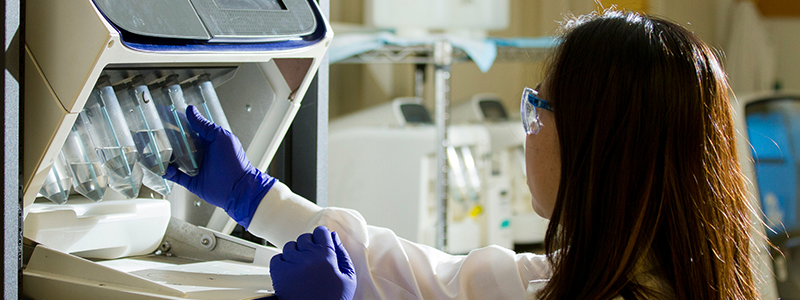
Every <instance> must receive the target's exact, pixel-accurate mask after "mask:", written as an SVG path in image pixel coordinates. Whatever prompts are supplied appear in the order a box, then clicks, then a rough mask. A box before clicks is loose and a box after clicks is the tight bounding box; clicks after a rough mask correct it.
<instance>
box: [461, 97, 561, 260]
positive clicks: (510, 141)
mask: <svg viewBox="0 0 800 300" xmlns="http://www.w3.org/2000/svg"><path fill="white" fill-rule="evenodd" d="M450 116H451V122H452V124H474V125H476V126H483V127H485V128H486V130H487V131H488V132H489V137H490V139H491V149H492V152H491V169H490V170H491V171H490V172H489V174H488V175H487V176H488V177H487V178H489V180H488V181H487V184H488V186H489V188H488V189H489V190H491V191H493V192H491V193H489V195H488V197H496V198H498V199H500V200H499V201H491V200H490V201H489V202H490V203H494V202H496V203H508V210H509V212H508V213H507V214H510V221H511V222H510V224H511V226H510V227H509V228H508V229H506V228H505V227H498V226H497V224H494V227H490V230H494V231H495V232H496V233H495V234H493V235H490V236H497V237H498V238H495V240H502V239H506V238H507V235H506V234H507V233H506V231H507V230H510V231H511V239H512V240H513V244H516V245H541V244H542V242H544V236H545V232H546V231H547V225H548V223H549V221H548V220H547V219H545V218H542V217H541V216H539V215H538V214H537V213H536V212H535V211H533V207H532V206H531V193H530V190H529V189H528V184H527V177H526V175H525V172H526V167H525V131H524V130H523V129H522V122H521V121H519V119H517V118H511V117H510V116H511V114H509V113H508V111H507V110H506V107H505V105H504V103H503V101H502V99H500V96H498V95H497V94H492V93H482V94H476V95H474V96H472V97H471V98H470V99H467V100H465V101H463V102H462V103H461V104H458V105H454V106H453V107H452V109H451V112H450ZM514 116H516V115H514ZM504 209H505V206H504ZM506 243H508V242H506ZM526 247H527V246H526Z"/></svg>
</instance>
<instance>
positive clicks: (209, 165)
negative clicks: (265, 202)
mask: <svg viewBox="0 0 800 300" xmlns="http://www.w3.org/2000/svg"><path fill="white" fill-rule="evenodd" d="M186 118H187V120H188V121H189V125H190V126H191V127H192V129H194V131H196V132H197V133H198V135H199V136H200V140H201V141H202V142H203V146H204V148H205V153H204V154H203V166H202V167H200V172H199V173H198V174H197V175H196V176H194V177H191V176H189V175H186V174H184V173H183V172H181V171H180V170H178V169H177V168H175V167H174V166H169V167H167V173H166V174H164V178H166V179H168V180H172V181H174V182H176V183H178V184H180V185H182V186H183V187H185V188H186V189H188V190H189V191H190V192H192V193H194V194H195V195H197V196H199V197H200V198H202V199H203V200H205V201H206V202H208V203H211V204H213V205H215V206H218V207H221V208H222V209H224V210H225V212H227V213H228V215H230V216H231V218H233V219H234V220H236V222H237V223H239V224H241V225H242V226H244V227H245V228H247V227H248V226H249V225H250V221H251V220H252V219H253V214H255V212H256V208H258V204H259V203H260V202H261V199H262V198H264V195H266V194H267V192H268V191H269V189H270V188H272V185H273V184H275V181H276V180H275V178H272V177H270V176H269V175H267V174H265V173H262V172H261V171H259V170H258V169H256V168H255V167H253V165H251V164H250V161H249V160H248V159H247V156H245V153H244V149H243V148H242V144H241V143H240V142H239V139H237V138H236V136H234V135H233V133H231V132H230V131H227V130H225V129H222V127H220V126H218V125H216V124H214V123H212V122H210V121H208V120H206V118H204V117H203V116H202V115H200V112H198V111H197V109H196V108H195V107H194V106H191V105H190V106H189V107H188V108H186Z"/></svg>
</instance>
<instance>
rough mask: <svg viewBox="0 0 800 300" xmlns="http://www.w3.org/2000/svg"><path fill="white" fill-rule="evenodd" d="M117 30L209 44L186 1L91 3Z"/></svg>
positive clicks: (102, 0)
mask: <svg viewBox="0 0 800 300" xmlns="http://www.w3.org/2000/svg"><path fill="white" fill-rule="evenodd" d="M94 3H95V4H96V5H97V8H98V9H100V11H101V12H103V14H104V15H105V16H106V18H108V20H109V21H111V22H112V23H114V25H116V26H117V27H119V28H121V29H123V30H126V31H129V32H131V33H134V34H138V35H143V36H151V37H159V38H180V39H194V40H209V39H211V34H209V33H208V31H206V28H205V26H204V25H203V21H202V20H200V16H198V15H197V13H196V12H195V10H194V7H193V6H192V3H191V2H189V1H188V0H137V1H125V0H94Z"/></svg>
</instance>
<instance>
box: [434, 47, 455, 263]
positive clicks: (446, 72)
mask: <svg viewBox="0 0 800 300" xmlns="http://www.w3.org/2000/svg"><path fill="white" fill-rule="evenodd" d="M433 59H434V60H433V61H434V65H435V70H436V72H435V74H434V90H435V94H436V97H435V101H436V104H435V105H436V112H435V119H436V142H437V143H436V149H437V152H436V154H437V155H436V165H437V167H438V176H437V183H438V184H437V185H436V195H438V200H439V205H438V209H439V211H438V214H437V215H438V222H437V223H436V248H437V249H439V250H442V251H447V198H448V197H447V186H448V181H447V173H448V169H447V146H449V144H450V142H449V141H448V140H447V120H448V119H449V118H450V114H449V112H448V107H449V105H450V65H451V64H452V62H453V46H452V45H451V44H450V42H449V41H447V40H441V41H437V42H436V44H435V46H434V49H433Z"/></svg>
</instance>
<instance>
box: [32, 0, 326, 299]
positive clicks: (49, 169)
mask: <svg viewBox="0 0 800 300" xmlns="http://www.w3.org/2000/svg"><path fill="white" fill-rule="evenodd" d="M25 9H26V10H25V14H26V19H28V20H36V21H35V22H32V21H31V22H27V24H26V27H25V33H26V42H25V45H24V59H25V78H24V98H25V101H24V124H23V136H24V139H23V152H24V155H23V162H22V178H23V179H22V183H23V202H24V205H23V217H24V221H23V235H24V237H25V239H24V245H23V269H22V276H23V279H22V283H23V285H22V294H23V295H25V296H26V297H29V298H32V299H254V298H261V297H264V296H268V295H270V294H271V293H272V291H271V288H272V287H271V280H270V277H269V269H268V264H269V259H270V258H271V256H272V255H274V254H276V253H278V250H277V249H275V248H270V247H266V246H262V245H259V244H255V243H252V242H248V241H245V240H242V239H238V238H235V237H232V236H230V235H229V233H230V232H231V230H232V229H233V226H235V222H233V220H231V219H230V218H229V217H228V216H227V215H226V214H225V212H224V211H222V210H220V209H217V208H215V207H214V206H212V205H210V204H207V203H205V202H203V201H202V200H200V199H199V198H197V197H196V196H194V195H192V194H191V193H189V192H188V191H186V190H185V189H183V188H182V187H180V186H178V185H174V184H172V183H171V182H169V181H166V180H164V179H163V178H162V177H161V176H162V175H163V174H164V173H165V172H166V168H167V166H169V165H172V166H175V167H176V168H178V169H180V170H181V171H183V172H185V173H186V174H188V175H194V174H197V172H198V170H199V168H201V167H202V165H203V159H204V156H203V147H202V144H201V142H200V140H199V137H198V136H197V134H196V133H195V132H194V131H193V130H192V128H191V126H190V125H189V124H188V122H187V119H186V115H185V110H186V108H187V106H188V105H194V106H196V107H197V108H198V110H199V111H200V113H201V114H203V115H204V116H205V117H206V118H208V119H210V120H212V121H214V122H215V123H217V124H219V125H220V126H222V127H223V128H226V129H229V130H231V131H232V132H233V133H235V134H236V135H237V136H238V137H239V139H240V141H241V143H242V145H243V147H244V148H245V150H246V155H247V157H248V158H249V159H250V161H251V162H252V163H253V165H254V166H256V167H257V168H259V169H261V170H265V169H266V168H267V166H268V165H269V164H270V162H271V161H272V158H273V156H274V154H275V152H276V150H277V148H278V147H279V145H280V143H281V141H282V139H283V137H284V135H285V134H286V132H287V129H288V127H289V125H290V124H291V122H292V120H293V119H294V116H295V114H296V113H297V111H298V109H299V107H300V105H301V102H302V100H303V96H304V95H305V93H306V90H307V89H308V87H309V85H310V83H311V81H312V79H313V77H314V74H315V73H316V71H317V68H318V67H319V65H320V63H321V62H322V60H323V56H324V55H325V52H326V51H327V48H328V45H329V43H330V41H331V39H332V37H333V33H332V32H331V30H330V26H329V24H328V22H327V20H326V19H325V18H324V17H323V15H322V13H321V12H320V10H319V7H318V6H317V4H316V2H315V1H310V0H254V1H220V0H217V1H213V0H187V1H111V0H80V1H59V0H30V1H27V2H26V7H25Z"/></svg>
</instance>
